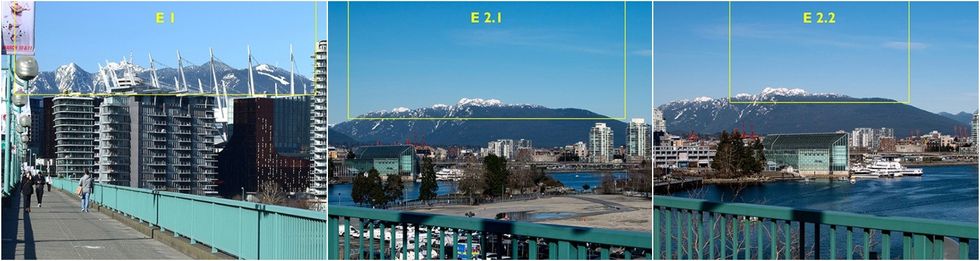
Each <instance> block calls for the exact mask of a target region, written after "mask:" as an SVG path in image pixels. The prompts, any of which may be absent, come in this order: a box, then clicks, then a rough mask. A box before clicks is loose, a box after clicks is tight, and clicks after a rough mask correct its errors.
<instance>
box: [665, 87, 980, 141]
mask: <svg viewBox="0 0 980 261" xmlns="http://www.w3.org/2000/svg"><path fill="white" fill-rule="evenodd" d="M731 100H732V101H734V102H737V103H730V102H729V100H728V98H726V97H722V98H710V97H698V98H695V99H683V100H677V101H672V102H669V103H667V104H663V105H660V106H658V107H657V108H658V109H659V110H660V111H662V112H663V115H664V120H666V121H667V130H668V131H669V132H672V133H675V134H683V133H689V132H697V133H705V134H714V133H719V132H721V131H723V130H727V131H732V130H734V129H740V130H745V131H754V132H756V133H758V134H767V133H799V132H833V131H838V130H847V131H850V130H852V129H854V128H858V127H871V128H880V127H887V128H894V129H895V134H896V135H898V136H902V137H904V136H908V135H909V134H912V133H925V132H929V131H932V130H938V131H942V132H945V133H954V132H955V129H957V128H961V127H967V125H964V124H962V123H961V122H957V121H955V120H951V119H949V118H946V117H942V116H940V115H937V114H934V113H931V112H928V111H925V110H922V109H919V108H916V107H914V106H911V105H907V104H773V103H772V102H774V101H814V102H818V101H848V102H855V101H861V102H867V101H871V102H883V101H893V100H888V99H882V98H854V97H849V96H846V95H840V94H833V93H809V92H807V91H806V90H803V89H790V88H768V87H767V88H765V89H763V90H762V91H761V92H760V93H758V94H746V93H740V94H737V95H734V96H733V97H732V99H731Z"/></svg>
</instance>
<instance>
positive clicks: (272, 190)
mask: <svg viewBox="0 0 980 261" xmlns="http://www.w3.org/2000/svg"><path fill="white" fill-rule="evenodd" d="M256 197H257V198H258V200H259V202H260V203H263V204H271V205H281V204H282V203H283V202H285V201H286V192H285V191H283V189H282V187H280V186H279V183H276V182H275V181H265V182H262V184H261V185H259V192H258V193H257V195H256Z"/></svg>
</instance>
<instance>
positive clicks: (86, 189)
mask: <svg viewBox="0 0 980 261" xmlns="http://www.w3.org/2000/svg"><path fill="white" fill-rule="evenodd" d="M75 191H76V193H78V196H79V197H81V198H82V212H88V198H89V195H91V194H92V176H89V175H88V170H85V175H82V178H81V179H79V180H78V188H77V189H75Z"/></svg>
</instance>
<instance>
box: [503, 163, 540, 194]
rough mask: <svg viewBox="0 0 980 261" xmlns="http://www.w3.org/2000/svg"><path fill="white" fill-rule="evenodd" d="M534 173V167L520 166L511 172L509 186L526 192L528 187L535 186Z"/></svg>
mask: <svg viewBox="0 0 980 261" xmlns="http://www.w3.org/2000/svg"><path fill="white" fill-rule="evenodd" d="M534 175H535V173H534V170H533V169H531V168H529V167H518V168H517V169H515V170H514V171H513V172H511V173H510V178H508V179H507V187H509V188H510V189H512V190H516V191H520V192H521V194H524V193H525V190H526V189H528V188H532V187H534V186H535V184H536V183H535V182H534Z"/></svg>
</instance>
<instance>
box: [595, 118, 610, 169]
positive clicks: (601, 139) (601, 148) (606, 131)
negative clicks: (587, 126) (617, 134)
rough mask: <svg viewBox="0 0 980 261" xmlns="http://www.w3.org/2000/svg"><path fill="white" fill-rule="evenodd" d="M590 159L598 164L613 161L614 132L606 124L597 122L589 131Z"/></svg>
mask: <svg viewBox="0 0 980 261" xmlns="http://www.w3.org/2000/svg"><path fill="white" fill-rule="evenodd" d="M589 158H590V159H591V161H592V162H597V163H605V162H611V161H612V160H613V131H612V128H609V127H606V124H605V123H601V122H597V123H596V124H595V127H592V129H591V130H590V131H589Z"/></svg>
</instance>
